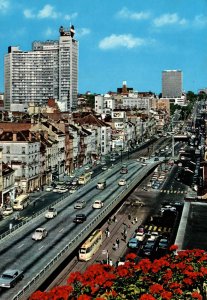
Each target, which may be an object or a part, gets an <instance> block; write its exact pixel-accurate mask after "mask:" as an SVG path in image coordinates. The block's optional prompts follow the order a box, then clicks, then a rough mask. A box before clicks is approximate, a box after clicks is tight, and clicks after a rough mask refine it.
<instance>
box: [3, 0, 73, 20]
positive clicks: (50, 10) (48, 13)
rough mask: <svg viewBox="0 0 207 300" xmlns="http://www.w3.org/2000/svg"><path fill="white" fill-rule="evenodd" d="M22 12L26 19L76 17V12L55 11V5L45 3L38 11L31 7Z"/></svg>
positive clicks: (67, 18) (68, 18)
mask: <svg viewBox="0 0 207 300" xmlns="http://www.w3.org/2000/svg"><path fill="white" fill-rule="evenodd" d="M0 1H1V0H0ZM23 14H24V16H25V18H27V19H36V18H37V19H49V18H50V19H57V18H63V19H65V20H72V19H75V18H76V17H77V15H78V14H77V13H76V12H74V13H71V14H66V15H64V14H63V13H61V12H59V11H56V9H55V7H54V6H52V5H50V4H46V5H45V6H44V7H43V8H42V9H40V10H39V11H37V12H35V11H34V10H32V9H25V10H24V11H23Z"/></svg>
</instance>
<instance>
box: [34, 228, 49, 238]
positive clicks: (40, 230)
mask: <svg viewBox="0 0 207 300" xmlns="http://www.w3.org/2000/svg"><path fill="white" fill-rule="evenodd" d="M46 236H47V230H46V229H45V228H43V227H40V228H37V229H36V230H35V232H34V233H33V235H32V239H33V240H35V241H41V240H43V239H44V238H45V237H46Z"/></svg>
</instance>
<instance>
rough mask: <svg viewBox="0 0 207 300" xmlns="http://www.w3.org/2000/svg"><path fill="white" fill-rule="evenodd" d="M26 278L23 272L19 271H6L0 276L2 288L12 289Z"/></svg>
mask: <svg viewBox="0 0 207 300" xmlns="http://www.w3.org/2000/svg"><path fill="white" fill-rule="evenodd" d="M23 277H24V275H23V271H21V270H17V269H8V270H5V271H4V272H3V273H2V275H1V276H0V287H2V288H8V289H9V288H12V287H14V286H15V285H16V284H17V282H18V281H20V280H22V278H23Z"/></svg>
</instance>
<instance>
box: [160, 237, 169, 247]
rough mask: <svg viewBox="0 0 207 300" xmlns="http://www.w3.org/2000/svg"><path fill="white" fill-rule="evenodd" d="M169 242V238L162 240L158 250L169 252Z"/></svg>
mask: <svg viewBox="0 0 207 300" xmlns="http://www.w3.org/2000/svg"><path fill="white" fill-rule="evenodd" d="M168 246H169V242H168V239H167V238H161V239H160V241H159V244H158V250H167V249H168Z"/></svg>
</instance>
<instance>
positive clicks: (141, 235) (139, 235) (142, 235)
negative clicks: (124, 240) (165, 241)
mask: <svg viewBox="0 0 207 300" xmlns="http://www.w3.org/2000/svg"><path fill="white" fill-rule="evenodd" d="M135 237H136V239H137V240H138V241H139V242H143V241H144V239H145V233H144V232H137V233H136V236H135Z"/></svg>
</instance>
